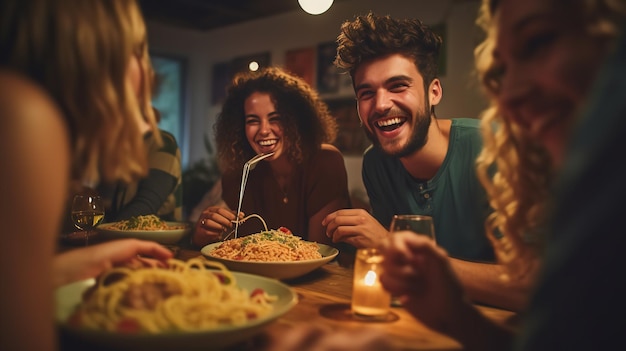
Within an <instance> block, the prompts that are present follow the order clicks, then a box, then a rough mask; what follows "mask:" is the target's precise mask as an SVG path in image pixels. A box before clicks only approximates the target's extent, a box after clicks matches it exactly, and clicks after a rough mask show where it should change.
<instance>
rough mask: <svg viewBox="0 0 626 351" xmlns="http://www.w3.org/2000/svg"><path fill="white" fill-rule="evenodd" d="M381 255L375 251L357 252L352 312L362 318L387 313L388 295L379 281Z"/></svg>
mask: <svg viewBox="0 0 626 351" xmlns="http://www.w3.org/2000/svg"><path fill="white" fill-rule="evenodd" d="M382 260H383V257H382V255H381V254H380V252H379V251H378V250H376V249H361V250H358V251H357V254H356V260H355V264H354V280H353V287H352V312H353V313H354V314H357V315H363V316H384V315H386V314H387V312H388V311H389V304H390V300H391V296H390V294H389V293H388V292H387V291H386V290H385V289H384V288H383V286H382V284H381V283H380V280H379V275H380V272H381V270H382V268H381V262H382Z"/></svg>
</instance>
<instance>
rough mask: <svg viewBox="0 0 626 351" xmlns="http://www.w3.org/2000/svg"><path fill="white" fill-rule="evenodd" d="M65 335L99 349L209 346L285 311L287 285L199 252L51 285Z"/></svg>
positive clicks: (244, 334) (227, 342)
mask: <svg viewBox="0 0 626 351" xmlns="http://www.w3.org/2000/svg"><path fill="white" fill-rule="evenodd" d="M56 302H57V304H56V306H57V310H56V319H57V324H58V325H59V327H60V330H61V331H62V333H63V335H64V337H65V338H71V339H72V340H74V342H76V343H81V344H86V346H88V345H97V346H98V347H104V349H115V350H138V349H140V348H141V349H144V348H147V349H149V350H151V351H169V350H197V349H202V350H214V349H215V350H217V349H223V348H225V347H231V346H235V345H237V344H239V343H243V342H245V341H246V340H248V339H249V338H251V337H253V336H254V335H256V334H258V333H259V332H261V331H262V329H263V327H264V326H265V325H267V324H269V323H271V322H272V321H274V320H276V319H277V318H279V317H280V316H282V315H283V314H285V313H287V312H288V311H289V310H290V309H291V308H292V307H293V306H294V305H295V304H296V303H297V295H296V293H295V292H294V291H293V290H292V289H291V288H290V287H288V286H287V285H285V284H283V283H281V282H280V281H278V280H275V279H269V278H265V277H260V276H256V275H251V274H245V273H241V272H232V271H230V270H228V269H227V268H226V267H224V266H223V265H221V264H219V263H217V262H210V261H209V260H206V259H204V258H203V257H197V258H193V259H191V260H189V261H187V262H183V261H179V260H175V259H172V260H170V266H169V267H168V268H167V269H164V268H142V269H132V270H131V269H128V268H113V269H111V270H109V271H107V272H105V273H104V274H103V275H101V276H100V277H98V278H97V279H88V280H83V281H79V282H75V283H72V284H68V285H65V286H62V287H60V288H58V289H57V290H56Z"/></svg>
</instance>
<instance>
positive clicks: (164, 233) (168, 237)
mask: <svg viewBox="0 0 626 351" xmlns="http://www.w3.org/2000/svg"><path fill="white" fill-rule="evenodd" d="M165 223H167V225H168V226H185V227H184V228H183V229H172V230H119V229H114V228H111V226H112V225H114V224H116V223H104V224H100V225H99V226H97V227H96V230H97V231H99V232H100V234H101V235H102V237H103V238H105V239H123V238H134V239H142V240H151V241H156V242H158V243H161V244H169V245H171V244H176V243H177V242H179V241H180V239H182V238H183V237H184V236H185V234H187V232H189V230H190V229H191V228H190V226H189V224H188V223H184V222H165Z"/></svg>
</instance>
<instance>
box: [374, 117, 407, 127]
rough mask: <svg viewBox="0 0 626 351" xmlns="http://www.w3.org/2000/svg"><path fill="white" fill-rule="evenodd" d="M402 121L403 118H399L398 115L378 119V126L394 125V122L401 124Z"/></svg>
mask: <svg viewBox="0 0 626 351" xmlns="http://www.w3.org/2000/svg"><path fill="white" fill-rule="evenodd" d="M400 122H402V120H401V119H400V118H398V117H396V118H390V119H386V120H382V121H378V126H379V127H388V126H390V125H393V124H399V123H400Z"/></svg>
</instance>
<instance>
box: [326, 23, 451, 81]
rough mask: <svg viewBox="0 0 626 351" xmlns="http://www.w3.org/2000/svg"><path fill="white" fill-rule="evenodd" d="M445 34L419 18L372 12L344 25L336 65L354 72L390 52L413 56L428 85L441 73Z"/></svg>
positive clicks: (352, 74)
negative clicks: (392, 16)
mask: <svg viewBox="0 0 626 351" xmlns="http://www.w3.org/2000/svg"><path fill="white" fill-rule="evenodd" d="M440 47H441V37H439V36H438V35H436V34H435V33H433V32H432V31H431V30H430V28H428V26H426V25H424V24H423V23H422V22H421V21H420V20H418V19H394V18H391V17H390V16H377V15H374V14H373V13H371V12H370V13H368V14H367V15H366V16H356V17H355V19H354V20H353V21H346V22H344V23H343V24H342V25H341V33H340V34H339V36H338V37H337V56H336V58H335V65H336V66H337V67H339V68H342V69H346V70H347V71H348V72H350V76H351V77H352V80H353V82H354V72H355V71H356V69H357V68H358V67H359V65H361V64H362V63H364V62H367V61H369V60H372V59H375V58H379V57H382V56H386V55H390V54H401V55H403V56H406V57H408V58H411V59H412V60H413V62H415V66H416V67H417V69H418V71H419V72H420V74H421V75H422V77H423V79H424V88H425V89H427V88H428V85H430V83H431V82H432V81H433V79H435V78H436V77H437V60H438V58H439V49H440Z"/></svg>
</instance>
